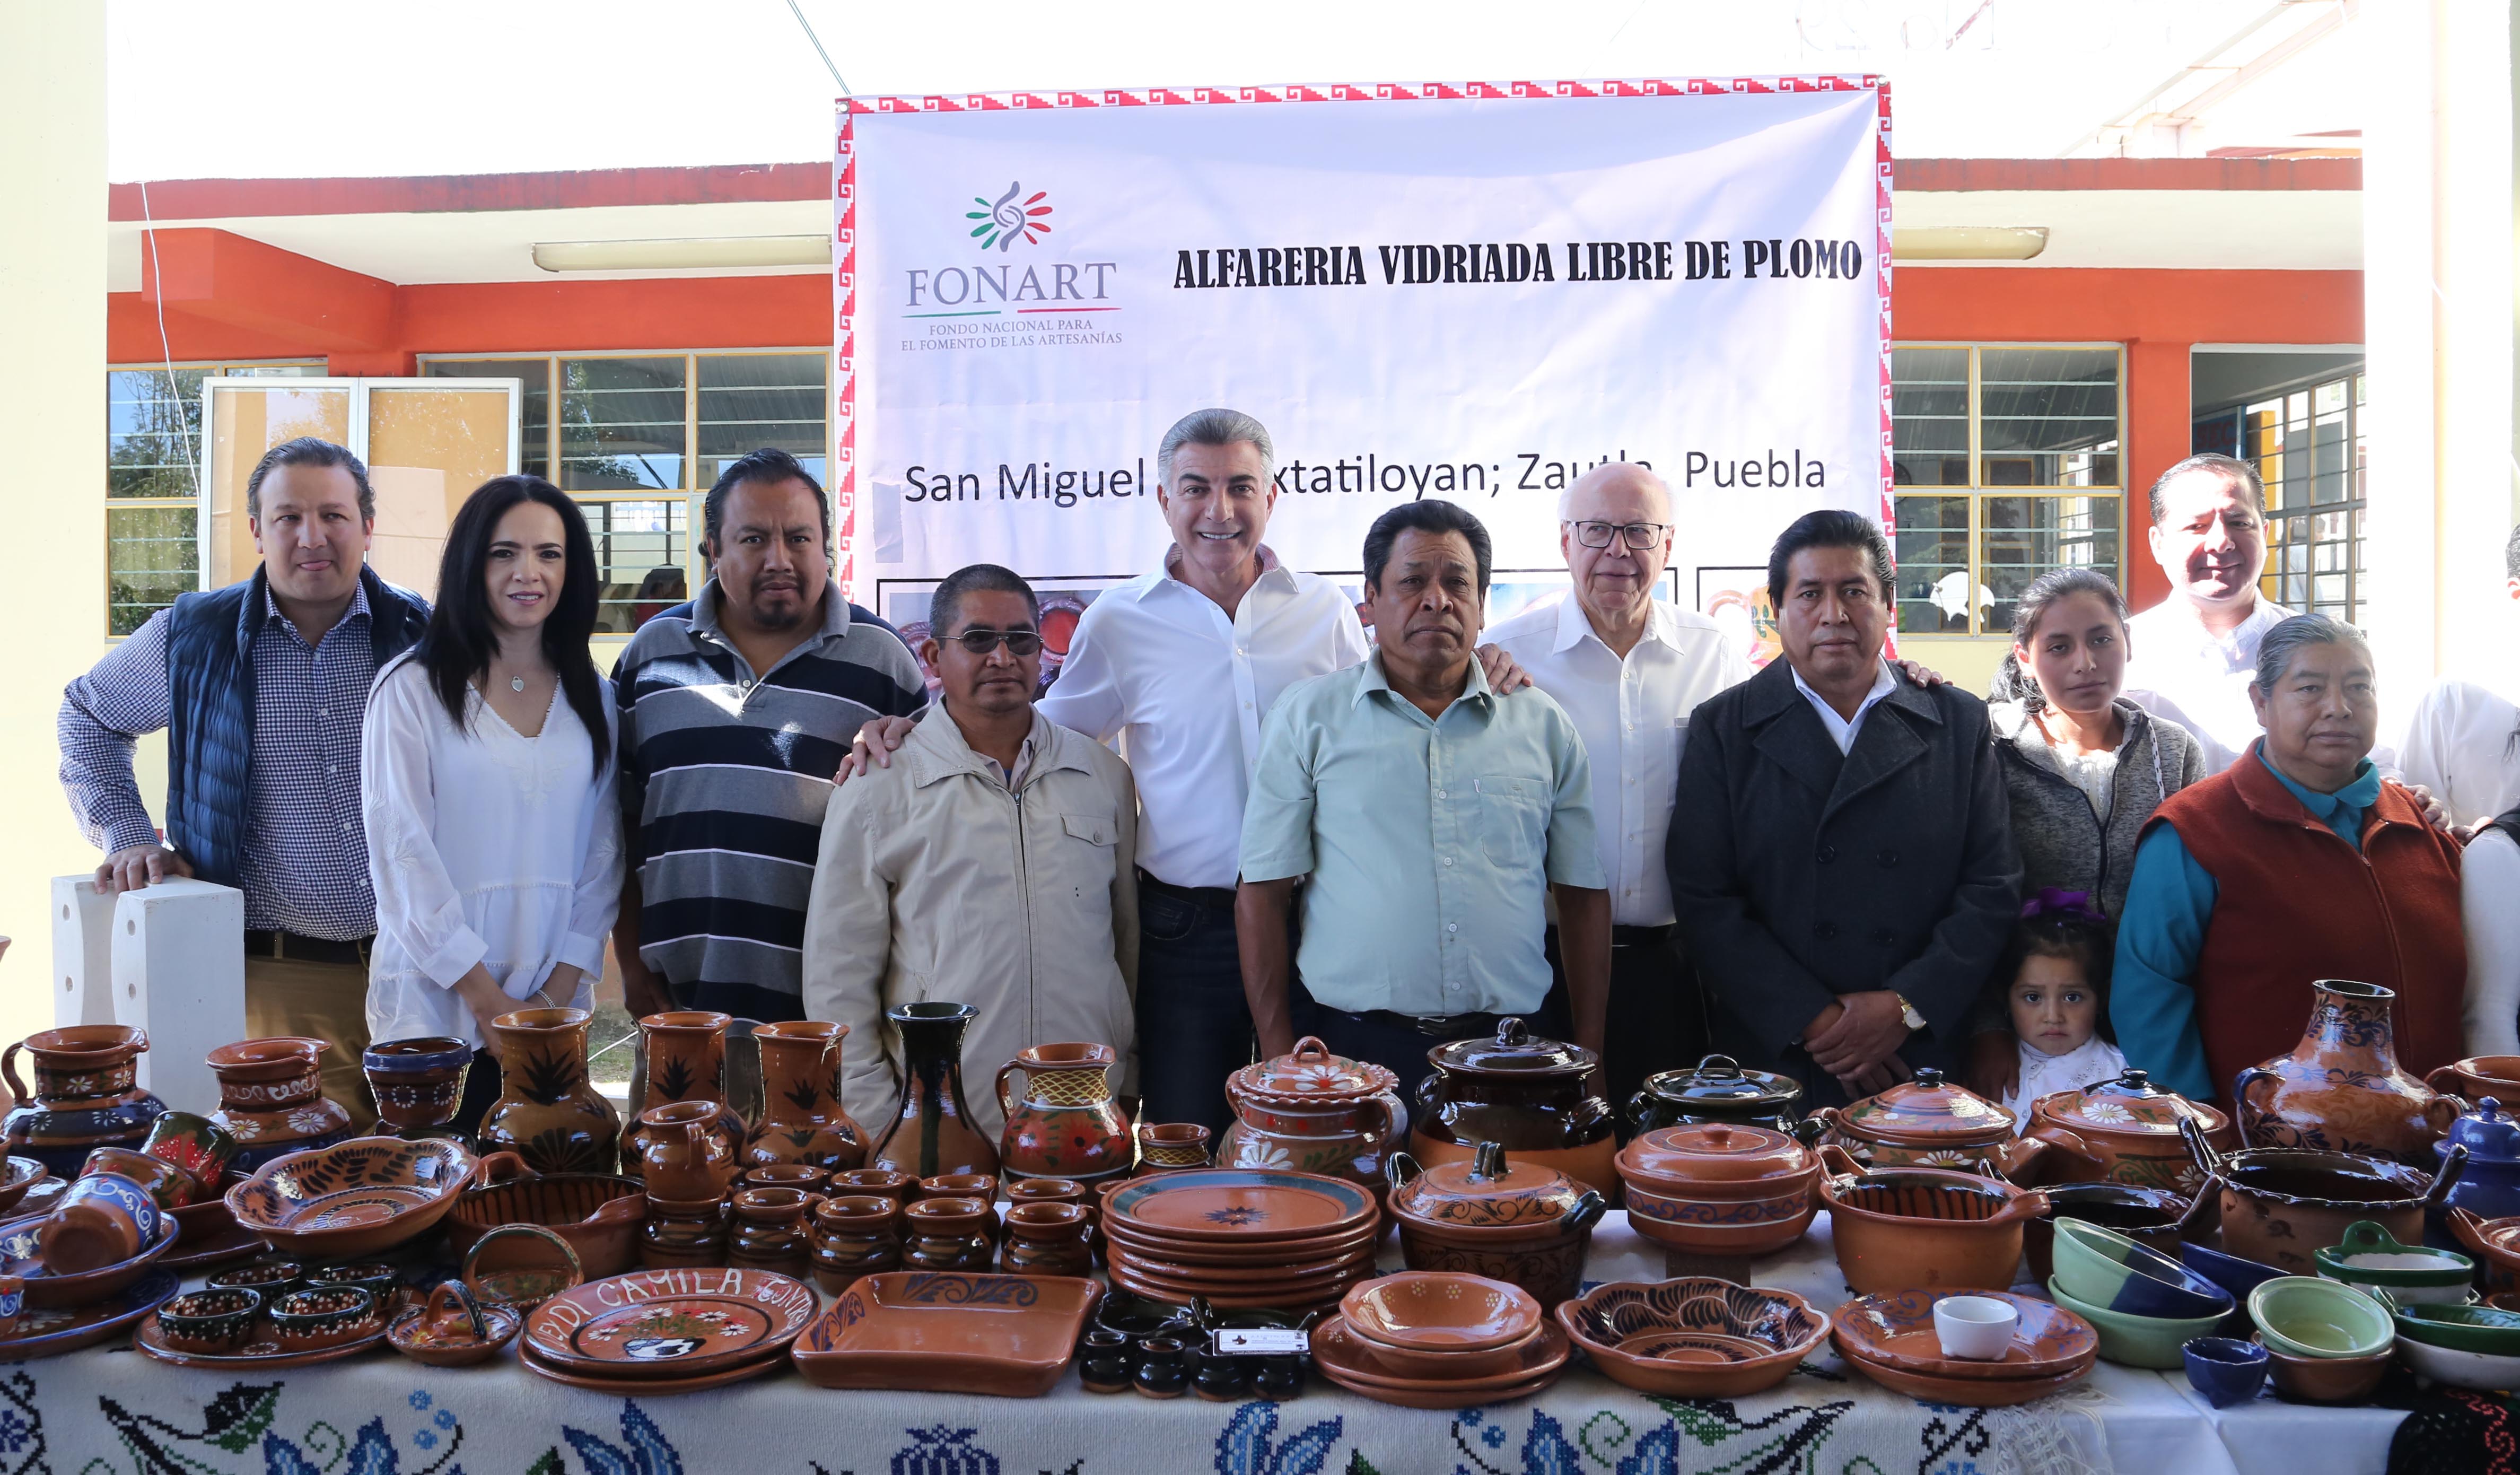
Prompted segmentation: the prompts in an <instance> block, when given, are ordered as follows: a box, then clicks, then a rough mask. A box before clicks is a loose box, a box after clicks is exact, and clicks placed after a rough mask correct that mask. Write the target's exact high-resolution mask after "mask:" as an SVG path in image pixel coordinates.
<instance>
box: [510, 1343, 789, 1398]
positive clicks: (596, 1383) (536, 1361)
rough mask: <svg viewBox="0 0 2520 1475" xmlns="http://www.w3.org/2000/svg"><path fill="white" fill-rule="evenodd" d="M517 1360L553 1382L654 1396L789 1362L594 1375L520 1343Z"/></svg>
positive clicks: (751, 1374)
mask: <svg viewBox="0 0 2520 1475" xmlns="http://www.w3.org/2000/svg"><path fill="white" fill-rule="evenodd" d="M517 1362H519V1363H524V1364H525V1366H526V1367H527V1368H528V1369H530V1370H531V1371H533V1372H534V1373H536V1374H537V1375H539V1376H542V1377H547V1378H549V1379H551V1380H552V1381H553V1382H555V1383H565V1384H567V1385H568V1386H569V1387H571V1388H591V1389H594V1390H595V1391H596V1392H598V1393H610V1394H620V1393H622V1392H624V1391H628V1392H633V1393H636V1394H637V1395H638V1396H639V1397H641V1398H656V1397H660V1396H662V1395H664V1394H668V1393H698V1392H700V1391H702V1390H703V1389H708V1388H723V1387H725V1386H726V1385H727V1384H729V1383H741V1382H742V1381H743V1380H744V1379H746V1378H757V1377H759V1376H761V1375H762V1374H763V1373H765V1372H775V1371H777V1370H779V1369H780V1368H782V1367H785V1366H787V1359H786V1358H777V1357H772V1358H762V1359H760V1360H759V1361H757V1362H751V1363H736V1364H735V1365H734V1366H732V1367H721V1368H719V1369H717V1370H716V1371H715V1372H703V1373H699V1374H697V1375H696V1376H691V1377H650V1378H639V1379H637V1380H635V1381H633V1380H630V1379H625V1378H617V1377H596V1376H593V1375H591V1374H588V1373H583V1372H572V1371H570V1370H569V1369H567V1368H565V1367H555V1366H553V1365H552V1364H551V1363H546V1362H544V1361H543V1360H542V1359H540V1358H538V1357H536V1356H534V1353H533V1349H532V1348H531V1347H530V1346H525V1345H522V1344H520V1345H519V1346H518V1348H517Z"/></svg>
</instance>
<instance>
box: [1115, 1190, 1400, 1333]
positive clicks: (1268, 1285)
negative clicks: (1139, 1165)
mask: <svg viewBox="0 0 2520 1475" xmlns="http://www.w3.org/2000/svg"><path fill="white" fill-rule="evenodd" d="M1380 1232H1381V1221H1380V1216H1379V1211H1378V1210H1377V1209H1376V1207H1375V1205H1374V1201H1373V1193H1372V1192H1371V1191H1370V1190H1368V1189H1367V1188H1366V1187H1365V1186H1364V1185H1363V1184H1356V1183H1351V1182H1347V1181H1345V1180H1341V1179H1335V1178H1324V1177H1321V1176H1320V1175H1318V1174H1312V1173H1283V1172H1278V1171H1275V1170H1272V1169H1265V1168H1192V1169H1185V1170H1182V1171H1180V1172H1176V1173H1162V1174H1157V1175H1155V1176H1153V1177H1150V1178H1145V1179H1140V1180H1138V1181H1137V1182H1135V1183H1131V1184H1127V1185H1125V1186H1122V1187H1118V1188H1114V1189H1112V1190H1111V1192H1110V1193H1109V1194H1108V1195H1107V1197H1106V1198H1105V1200H1104V1206H1103V1210H1102V1233H1103V1237H1104V1238H1105V1239H1106V1240H1107V1241H1108V1243H1109V1246H1110V1254H1111V1266H1110V1271H1111V1283H1112V1284H1113V1285H1116V1286H1118V1287H1120V1288H1121V1289H1123V1290H1127V1291H1134V1292H1135V1293H1137V1294H1138V1295H1141V1296H1147V1297H1149V1298H1152V1299H1154V1300H1157V1301H1169V1302H1174V1303H1176V1304H1178V1303H1182V1302H1187V1301H1189V1300H1190V1299H1191V1298H1192V1297H1193V1296H1203V1297H1205V1298H1206V1299H1207V1302H1208V1304H1209V1305H1211V1306H1215V1307H1218V1308H1221V1309H1225V1310H1238V1309H1243V1308H1248V1307H1264V1306H1265V1307H1283V1308H1303V1307H1314V1306H1330V1305H1334V1304H1336V1303H1337V1301H1338V1299H1339V1298H1340V1297H1341V1296H1344V1295H1346V1294H1347V1291H1348V1288H1349V1287H1350V1286H1352V1285H1354V1284H1356V1282H1357V1281H1359V1280H1361V1279H1364V1278H1365V1277H1366V1276H1368V1275H1370V1274H1373V1247H1374V1241H1375V1240H1376V1239H1377V1238H1378V1237H1379V1235H1380Z"/></svg>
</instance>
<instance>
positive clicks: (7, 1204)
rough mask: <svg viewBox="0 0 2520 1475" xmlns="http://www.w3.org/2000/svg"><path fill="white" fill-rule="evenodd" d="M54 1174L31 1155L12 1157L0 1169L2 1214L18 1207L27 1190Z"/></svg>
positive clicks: (0, 1208) (0, 1210) (0, 1205)
mask: <svg viewBox="0 0 2520 1475" xmlns="http://www.w3.org/2000/svg"><path fill="white" fill-rule="evenodd" d="M52 1176H53V1170H52V1169H50V1168H47V1167H45V1166H44V1165H43V1164H42V1163H39V1162H37V1161H35V1160H34V1159H33V1158H31V1157H12V1158H10V1159H9V1160H8V1163H7V1165H6V1168H5V1170H0V1214H6V1213H8V1212H9V1211H10V1210H11V1209H14V1208H16V1207H18V1200H20V1199H22V1198H23V1197H25V1196H26V1190H27V1189H29V1188H31V1187H33V1186H34V1185H35V1184H39V1183H42V1182H43V1181H44V1180H45V1179H48V1178H50V1177H52Z"/></svg>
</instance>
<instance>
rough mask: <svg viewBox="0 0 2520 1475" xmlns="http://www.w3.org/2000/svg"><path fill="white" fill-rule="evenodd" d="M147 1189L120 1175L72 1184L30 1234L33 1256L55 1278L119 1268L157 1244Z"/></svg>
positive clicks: (154, 1206)
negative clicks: (39, 1255) (55, 1276)
mask: <svg viewBox="0 0 2520 1475" xmlns="http://www.w3.org/2000/svg"><path fill="white" fill-rule="evenodd" d="M163 1212H164V1211H163V1210H161V1209H159V1208H158V1200H157V1198H156V1196H155V1195H153V1194H152V1193H150V1191H149V1190H148V1189H147V1188H144V1187H142V1186H141V1185H140V1184H136V1183H133V1182H132V1181H131V1180H130V1179H127V1178H124V1177H123V1176H122V1175H121V1174H119V1173H96V1174H91V1175H89V1176H88V1177H86V1178H82V1179H80V1180H79V1181H78V1182H76V1183H74V1184H70V1185H69V1187H68V1188H67V1190H65V1191H64V1192H63V1194H62V1196H61V1198H60V1200H59V1201H58V1202H57V1203H56V1205H55V1206H54V1209H53V1212H52V1216H51V1217H50V1218H48V1219H46V1220H45V1221H44V1223H43V1226H42V1227H41V1228H40V1229H37V1230H36V1231H35V1243H36V1246H37V1252H38V1253H39V1254H41V1255H42V1256H43V1260H44V1266H45V1268H46V1269H47V1270H49V1271H51V1272H52V1273H53V1274H56V1275H75V1274H82V1273H84V1272H87V1271H98V1270H103V1269H105V1268H106V1267H107V1266H109V1265H119V1264H121V1263H122V1262H123V1261H125V1260H128V1259H130V1258H131V1257H132V1256H134V1255H137V1254H139V1253H140V1252H141V1250H143V1249H144V1248H146V1247H148V1246H149V1245H151V1244H154V1243H156V1242H157V1239H158V1219H159V1217H160V1216H161V1215H162V1214H163Z"/></svg>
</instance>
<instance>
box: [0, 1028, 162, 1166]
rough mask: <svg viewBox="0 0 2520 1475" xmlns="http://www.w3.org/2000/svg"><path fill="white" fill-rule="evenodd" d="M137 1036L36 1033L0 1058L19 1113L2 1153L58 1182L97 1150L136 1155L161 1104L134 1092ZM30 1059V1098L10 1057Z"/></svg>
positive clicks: (143, 1039) (120, 1031)
mask: <svg viewBox="0 0 2520 1475" xmlns="http://www.w3.org/2000/svg"><path fill="white" fill-rule="evenodd" d="M148 1049H149V1036H148V1034H147V1033H146V1032H145V1031H142V1030H138V1029H134V1028H132V1027H131V1026H129V1025H125V1024H79V1025H71V1026H69V1027H67V1028H65V1029H48V1030H41V1031H38V1032H36V1033H35V1034H31V1035H28V1036H27V1037H26V1038H25V1039H24V1040H22V1041H21V1042H19V1043H18V1044H16V1045H12V1046H10V1047H9V1048H8V1050H0V1078H5V1079H6V1080H7V1081H8V1083H9V1092H10V1095H13V1096H14V1097H16V1098H17V1100H18V1101H19V1103H20V1104H19V1105H17V1106H15V1107H13V1108H11V1110H10V1112H9V1115H8V1117H7V1119H6V1123H5V1125H0V1132H5V1133H6V1135H7V1137H8V1140H9V1150H10V1151H11V1152H15V1153H17V1154H19V1155H20V1156H22V1157H31V1158H33V1159H35V1161H37V1162H39V1163H42V1164H43V1165H44V1166H45V1167H47V1168H49V1169H51V1170H52V1171H53V1172H54V1173H55V1174H56V1175H58V1176H60V1177H62V1178H68V1177H70V1176H72V1175H73V1174H75V1173H77V1172H78V1168H79V1164H80V1163H82V1162H85V1161H86V1160H87V1155H88V1154H89V1153H90V1152H92V1151H94V1150H95V1149H97V1148H99V1147H138V1146H139V1145H140V1143H141V1141H142V1140H143V1139H145V1138H147V1137H148V1135H149V1128H150V1125H151V1124H152V1123H154V1122H155V1121H157V1119H158V1117H159V1116H160V1115H162V1114H163V1113H164V1112H165V1110H166V1103H165V1102H163V1101H161V1100H159V1099H158V1098H157V1097H156V1096H154V1095H150V1094H149V1093H148V1092H145V1091H142V1090H141V1089H140V1088H139V1086H138V1084H137V1077H138V1074H139V1069H140V1067H139V1060H140V1055H141V1052H142V1051H144V1050H148ZM20 1050H24V1051H25V1052H26V1053H27V1054H28V1055H30V1056H32V1057H33V1061H34V1073H35V1084H34V1087H33V1089H32V1090H31V1091H29V1090H28V1088H27V1086H26V1084H25V1083H24V1082H23V1081H22V1080H20V1079H19V1077H18V1063H17V1062H18V1052H19V1051H20Z"/></svg>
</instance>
